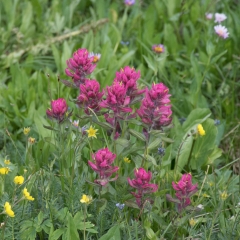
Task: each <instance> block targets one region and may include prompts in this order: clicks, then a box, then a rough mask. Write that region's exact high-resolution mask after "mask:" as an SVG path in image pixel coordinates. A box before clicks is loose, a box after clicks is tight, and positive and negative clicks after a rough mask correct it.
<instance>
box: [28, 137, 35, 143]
mask: <svg viewBox="0 0 240 240" xmlns="http://www.w3.org/2000/svg"><path fill="white" fill-rule="evenodd" d="M28 142H29V143H30V144H34V143H35V142H36V139H35V138H33V137H29V138H28Z"/></svg>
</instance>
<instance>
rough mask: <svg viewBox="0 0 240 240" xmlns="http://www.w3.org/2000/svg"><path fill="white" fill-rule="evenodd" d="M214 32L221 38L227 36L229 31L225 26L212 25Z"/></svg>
mask: <svg viewBox="0 0 240 240" xmlns="http://www.w3.org/2000/svg"><path fill="white" fill-rule="evenodd" d="M214 30H215V33H216V34H217V35H218V36H219V37H221V38H224V39H225V38H228V35H229V32H228V30H227V28H226V27H224V26H222V25H217V26H215V27H214Z"/></svg>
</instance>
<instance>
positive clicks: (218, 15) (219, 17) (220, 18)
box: [215, 13, 227, 23]
mask: <svg viewBox="0 0 240 240" xmlns="http://www.w3.org/2000/svg"><path fill="white" fill-rule="evenodd" d="M226 19H227V16H226V15H225V14H224V13H215V22H217V23H220V22H222V21H224V20H226Z"/></svg>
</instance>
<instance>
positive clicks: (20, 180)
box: [13, 176, 24, 185]
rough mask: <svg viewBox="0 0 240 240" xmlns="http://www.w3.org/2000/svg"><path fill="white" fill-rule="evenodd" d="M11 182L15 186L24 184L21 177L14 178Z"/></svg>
mask: <svg viewBox="0 0 240 240" xmlns="http://www.w3.org/2000/svg"><path fill="white" fill-rule="evenodd" d="M13 181H14V183H15V184H19V185H21V184H23V182H24V177H23V176H16V177H15V178H14V180H13Z"/></svg>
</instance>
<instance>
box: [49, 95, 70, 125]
mask: <svg viewBox="0 0 240 240" xmlns="http://www.w3.org/2000/svg"><path fill="white" fill-rule="evenodd" d="M67 110H68V106H67V103H66V100H65V99H64V98H59V99H57V100H52V101H51V108H49V109H47V111H46V113H47V116H48V117H49V118H50V119H56V120H58V122H59V123H60V122H62V121H63V120H64V117H65V113H66V112H67Z"/></svg>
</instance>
